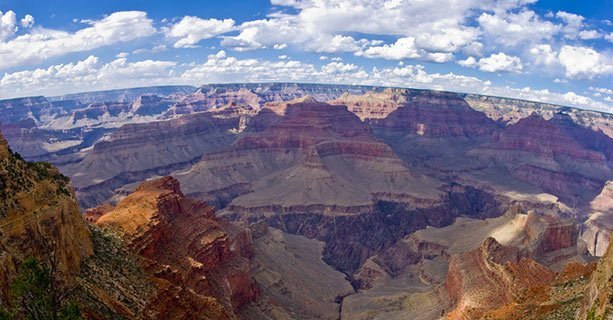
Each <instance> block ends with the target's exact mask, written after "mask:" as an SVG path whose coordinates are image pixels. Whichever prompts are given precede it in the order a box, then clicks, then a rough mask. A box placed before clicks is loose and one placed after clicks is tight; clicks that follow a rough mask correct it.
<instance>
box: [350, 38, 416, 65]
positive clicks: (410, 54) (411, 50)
mask: <svg viewBox="0 0 613 320" xmlns="http://www.w3.org/2000/svg"><path fill="white" fill-rule="evenodd" d="M360 55H363V56H365V57H367V58H382V59H388V60H402V59H411V58H419V56H420V55H419V51H418V49H417V47H416V46H415V38H413V37H406V38H400V39H398V40H396V42H395V43H393V44H391V45H387V44H385V45H383V46H379V47H370V48H368V49H366V50H365V51H364V52H363V53H360Z"/></svg>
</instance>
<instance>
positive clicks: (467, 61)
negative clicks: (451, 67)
mask: <svg viewBox="0 0 613 320" xmlns="http://www.w3.org/2000/svg"><path fill="white" fill-rule="evenodd" d="M458 64H459V65H461V66H462V67H474V66H476V65H477V59H475V58H474V57H472V56H470V57H468V58H466V59H465V60H460V61H458Z"/></svg>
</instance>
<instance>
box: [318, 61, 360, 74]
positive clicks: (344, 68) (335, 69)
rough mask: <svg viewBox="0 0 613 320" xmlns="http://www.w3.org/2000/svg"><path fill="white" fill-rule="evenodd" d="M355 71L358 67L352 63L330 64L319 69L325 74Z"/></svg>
mask: <svg viewBox="0 0 613 320" xmlns="http://www.w3.org/2000/svg"><path fill="white" fill-rule="evenodd" d="M357 69H358V66H356V65H355V64H353V63H351V64H346V63H342V62H331V63H328V64H326V65H324V66H323V67H322V68H321V70H322V71H323V72H325V73H346V72H350V71H355V70H357Z"/></svg>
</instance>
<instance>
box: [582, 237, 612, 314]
mask: <svg viewBox="0 0 613 320" xmlns="http://www.w3.org/2000/svg"><path fill="white" fill-rule="evenodd" d="M612 316H613V245H612V244H611V243H609V247H608V248H607V251H606V253H605V254H604V255H603V256H602V257H601V258H600V261H599V262H598V267H597V268H596V271H595V272H594V273H593V274H592V277H591V279H590V282H589V286H588V288H587V290H586V293H585V298H584V300H583V303H582V305H581V309H580V311H579V319H587V320H597V319H602V320H604V319H610V318H611V317H612Z"/></svg>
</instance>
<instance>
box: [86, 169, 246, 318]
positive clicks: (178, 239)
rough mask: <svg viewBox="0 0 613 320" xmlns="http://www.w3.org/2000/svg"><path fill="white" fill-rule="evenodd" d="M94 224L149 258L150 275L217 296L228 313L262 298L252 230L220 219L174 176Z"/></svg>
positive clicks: (135, 194) (146, 264) (128, 199)
mask: <svg viewBox="0 0 613 320" xmlns="http://www.w3.org/2000/svg"><path fill="white" fill-rule="evenodd" d="M96 224H97V225H98V226H104V227H109V228H111V229H114V230H117V231H118V232H119V234H120V235H121V237H122V238H123V239H124V241H125V242H126V244H127V245H128V247H129V248H130V249H131V250H132V251H133V252H135V253H136V254H138V255H140V256H142V257H144V258H145V260H144V262H143V264H142V265H143V269H144V270H145V271H146V272H147V273H149V274H150V275H152V276H154V277H156V278H160V279H164V280H166V281H169V282H170V283H172V284H174V285H176V286H178V287H180V288H183V290H191V291H193V292H194V293H195V294H197V295H200V296H203V297H214V298H215V299H216V300H217V301H218V303H219V304H221V305H222V306H223V307H224V308H227V309H228V310H230V311H234V310H239V309H240V308H241V307H243V306H244V305H245V304H247V303H249V302H251V301H253V300H255V298H256V297H257V295H258V289H257V286H256V285H255V283H254V281H253V279H252V278H251V273H250V270H249V258H250V257H251V256H252V254H253V249H252V244H251V235H250V233H249V231H248V230H246V229H241V228H239V227H237V226H235V225H233V224H230V223H227V222H223V221H220V220H218V219H216V218H215V216H214V212H213V210H212V209H211V208H210V207H207V206H206V205H205V204H204V203H202V202H198V201H195V200H192V199H189V198H186V197H185V196H184V195H183V193H182V192H181V190H180V189H179V183H178V181H176V180H175V179H173V178H170V177H166V178H160V179H156V180H152V181H147V182H144V183H143V184H141V185H140V186H139V187H138V188H137V189H136V190H135V191H134V192H133V193H132V194H130V195H129V196H128V197H126V198H125V199H124V200H123V201H121V202H120V203H119V204H118V205H117V206H116V207H115V208H114V209H113V210H112V211H110V212H108V213H106V214H104V215H103V216H102V217H100V218H99V219H98V221H97V222H96Z"/></svg>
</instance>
